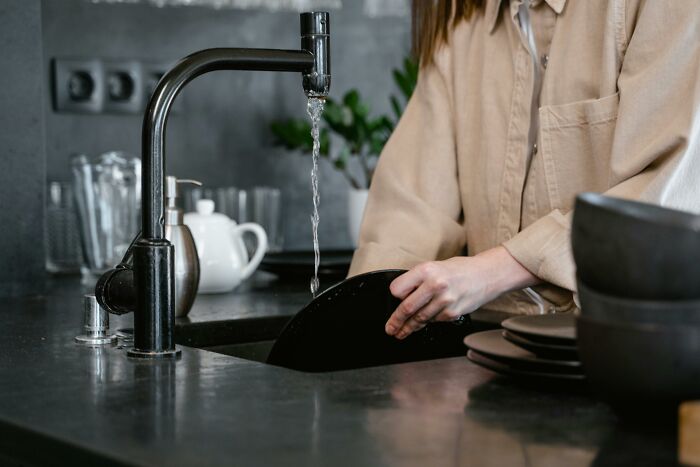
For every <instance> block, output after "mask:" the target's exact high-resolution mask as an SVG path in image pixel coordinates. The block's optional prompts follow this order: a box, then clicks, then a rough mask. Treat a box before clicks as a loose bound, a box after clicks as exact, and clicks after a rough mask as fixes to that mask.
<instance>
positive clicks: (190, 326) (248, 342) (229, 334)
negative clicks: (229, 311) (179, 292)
mask: <svg viewBox="0 0 700 467" xmlns="http://www.w3.org/2000/svg"><path fill="white" fill-rule="evenodd" d="M291 318H292V317H291V316H271V317H261V318H245V319H236V320H227V321H208V322H200V323H188V322H177V323H176V325H175V342H176V343H177V344H178V345H185V346H187V347H194V348H197V349H201V350H208V351H210V352H215V353H219V354H223V355H229V356H232V357H238V358H243V359H245V360H252V361H256V362H261V363H265V362H266V361H267V356H268V355H269V353H270V350H271V349H272V346H273V345H274V343H275V340H276V339H277V337H278V336H279V335H280V333H281V332H282V329H283V328H284V326H285V325H286V324H287V322H289V320H290V319H291Z"/></svg>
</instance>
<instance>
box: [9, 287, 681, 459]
mask: <svg viewBox="0 0 700 467" xmlns="http://www.w3.org/2000/svg"><path fill="white" fill-rule="evenodd" d="M306 287H307V284H306V283H297V284H293V283H281V282H278V281H275V280H274V279H273V278H272V277H271V276H265V275H261V274H259V275H257V276H256V277H255V279H254V280H253V281H252V282H251V283H250V284H248V285H247V286H246V287H245V288H244V289H241V290H239V291H236V292H234V293H231V294H227V295H219V296H200V297H199V298H198V299H197V302H196V304H195V307H194V309H193V311H192V313H191V314H190V316H189V317H188V318H187V319H186V320H185V321H183V320H180V321H178V323H179V325H182V324H183V323H184V324H187V323H198V322H202V323H203V322H210V321H232V320H233V321H235V320H237V319H245V318H255V317H261V316H291V315H292V314H293V313H294V312H296V311H298V310H299V309H300V308H301V307H302V306H303V305H304V304H305V303H306V301H307V300H308V292H307V288H306ZM80 289H81V287H80V286H78V285H77V284H76V282H75V281H74V280H58V281H54V282H53V284H52V287H51V290H50V293H49V294H48V295H47V296H46V297H40V298H33V299H12V300H4V301H3V302H2V306H0V316H1V317H2V318H3V324H4V325H3V326H2V328H0V336H1V338H0V465H67V464H70V463H72V464H74V465H100V466H108V465H138V466H161V465H163V466H193V465H197V466H218V465H222V466H223V465H225V466H232V465H243V466H251V465H261V466H278V465H290V466H298V465H319V466H330V465H333V466H344V465H358V466H372V465H377V466H414V465H415V466H423V465H431V466H441V465H450V466H453V465H470V466H506V465H508V466H567V467H576V466H588V465H596V466H605V465H635V466H640V465H672V464H674V463H675V434H674V433H672V431H673V430H666V431H663V430H662V431H661V432H656V433H650V434H647V433H643V432H639V431H636V430H635V429H633V428H632V427H626V426H623V425H621V424H619V423H618V422H617V421H616V419H615V417H614V415H613V414H612V413H611V412H610V411H609V410H608V408H607V407H606V406H604V405H603V404H601V403H599V402H596V401H595V400H594V399H593V398H592V397H590V396H588V395H586V394H585V393H572V392H567V391H562V390H558V391H555V390H548V389H545V388H534V387H524V386H521V385H517V384H515V383H514V382H513V381H511V380H509V379H508V378H504V377H499V376H496V375H494V374H493V373H491V372H490V371H488V370H485V369H482V368H480V367H478V366H476V365H474V364H472V363H470V362H469V361H468V360H467V359H466V358H450V359H442V360H433V361H424V362H414V363H406V364H400V365H390V366H383V367H374V368H365V369H359V370H350V371H340V372H331V373H319V374H310V373H303V372H297V371H293V370H288V369H284V368H278V367H272V366H268V365H264V364H260V363H255V362H250V361H246V360H241V359H237V358H234V357H228V356H224V355H219V354H216V353H212V352H207V351H202V350H197V349H194V348H190V347H184V346H183V347H182V357H181V358H180V359H179V360H178V361H172V362H168V361H161V362H153V361H134V360H130V359H127V358H126V355H125V352H124V350H123V349H120V348H119V347H106V348H88V347H81V346H78V345H76V344H74V343H73V337H74V336H75V335H76V334H78V333H79V330H80V324H81V313H80V309H81V307H80V304H81V298H80V295H81V290H80ZM129 325H130V317H128V316H127V317H118V318H116V319H113V320H112V327H113V328H116V327H123V326H129Z"/></svg>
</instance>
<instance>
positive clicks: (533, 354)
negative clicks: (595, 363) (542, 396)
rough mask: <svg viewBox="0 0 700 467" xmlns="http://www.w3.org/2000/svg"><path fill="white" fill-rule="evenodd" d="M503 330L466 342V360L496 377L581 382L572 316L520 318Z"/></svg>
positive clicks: (509, 320)
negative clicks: (492, 372)
mask: <svg viewBox="0 0 700 467" xmlns="http://www.w3.org/2000/svg"><path fill="white" fill-rule="evenodd" d="M501 326H503V329H496V330H493V331H484V332H478V333H475V334H471V335H469V336H467V337H466V338H465V339H464V343H465V344H466V345H467V347H469V352H468V353H467V358H469V360H471V361H472V362H474V363H476V364H477V365H481V366H483V367H485V368H488V369H490V370H493V371H495V372H496V373H500V374H504V375H508V376H514V377H517V378H520V379H525V380H557V381H582V380H583V379H584V378H585V377H584V374H583V370H582V368H581V362H580V360H579V358H578V353H577V350H576V328H575V317H574V315H573V314H569V313H567V314H550V315H531V316H517V317H514V318H509V319H507V320H505V321H503V323H501Z"/></svg>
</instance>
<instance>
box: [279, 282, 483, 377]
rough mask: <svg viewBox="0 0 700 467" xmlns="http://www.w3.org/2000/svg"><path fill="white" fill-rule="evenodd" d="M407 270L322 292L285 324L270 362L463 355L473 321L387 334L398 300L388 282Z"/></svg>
mask: <svg viewBox="0 0 700 467" xmlns="http://www.w3.org/2000/svg"><path fill="white" fill-rule="evenodd" d="M404 272H405V271H402V270H384V271H375V272H370V273H367V274H362V275H359V276H354V277H351V278H350V279H347V280H345V281H343V282H340V283H339V284H336V285H334V286H332V287H330V288H329V289H327V290H326V291H324V292H323V293H322V294H321V295H319V296H318V297H316V298H315V299H314V300H313V301H311V303H309V304H308V305H307V306H306V307H305V308H304V309H303V310H301V311H300V312H299V313H297V314H296V315H295V316H294V318H292V320H291V321H290V322H289V323H288V324H287V326H286V327H285V328H284V330H283V331H282V333H281V334H280V336H279V338H278V339H277V341H276V342H275V345H274V347H273V348H272V351H271V352H270V356H269V358H268V363H270V364H272V365H278V366H284V367H287V368H293V369H296V370H302V371H315V372H318V371H334V370H343V369H350V368H361V367H368V366H375V365H387V364H391V363H399V362H407V361H417V360H428V359H432V358H443V357H452V356H459V355H464V345H463V344H462V340H463V339H464V336H465V335H466V334H467V333H468V332H469V331H470V330H471V326H470V321H469V319H466V320H465V321H464V322H463V323H462V324H454V323H429V324H428V325H427V326H426V327H425V328H423V329H422V330H420V331H418V332H415V333H413V334H411V335H410V336H409V337H407V338H406V339H404V340H401V341H400V340H397V339H396V338H395V337H391V336H388V335H387V334H386V333H385V332H384V325H385V324H386V321H387V319H389V316H390V315H391V314H392V313H393V312H394V310H396V307H397V306H398V305H399V303H400V302H399V300H398V299H396V298H394V297H393V296H392V295H391V292H390V291H389V284H391V282H392V281H393V280H394V279H396V278H397V277H398V276H400V275H401V274H403V273H404ZM467 318H468V317H467Z"/></svg>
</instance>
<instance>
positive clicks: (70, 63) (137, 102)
mask: <svg viewBox="0 0 700 467" xmlns="http://www.w3.org/2000/svg"><path fill="white" fill-rule="evenodd" d="M171 66H172V63H165V62H159V63H148V62H140V61H137V60H111V59H110V60H98V59H73V58H67V59H64V58H56V59H54V60H53V96H54V109H55V110H56V111H57V112H66V113H90V114H99V113H114V114H133V115H138V114H143V112H144V110H145V109H146V105H147V104H148V101H149V100H150V98H151V96H152V95H153V91H154V90H155V88H156V85H157V84H158V81H159V80H160V78H161V77H162V76H163V75H164V74H165V73H166V72H167V71H168V70H169V69H170V68H171ZM182 107H183V105H182V99H175V102H174V103H173V107H172V109H171V112H172V113H176V114H177V113H179V112H181V111H182Z"/></svg>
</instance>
